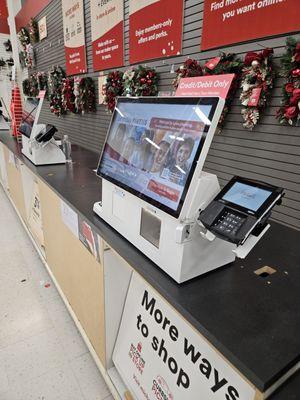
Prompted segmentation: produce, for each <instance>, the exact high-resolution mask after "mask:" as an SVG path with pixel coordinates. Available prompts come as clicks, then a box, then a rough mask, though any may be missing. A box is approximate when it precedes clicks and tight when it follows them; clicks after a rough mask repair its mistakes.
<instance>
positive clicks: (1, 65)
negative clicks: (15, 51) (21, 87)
mask: <svg viewBox="0 0 300 400" xmlns="http://www.w3.org/2000/svg"><path fill="white" fill-rule="evenodd" d="M5 65H6V62H5V61H4V60H3V58H0V67H5Z"/></svg>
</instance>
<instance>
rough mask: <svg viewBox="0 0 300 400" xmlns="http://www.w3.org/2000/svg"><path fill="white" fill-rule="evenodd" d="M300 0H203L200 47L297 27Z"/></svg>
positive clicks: (288, 30) (273, 33)
mask: <svg viewBox="0 0 300 400" xmlns="http://www.w3.org/2000/svg"><path fill="white" fill-rule="evenodd" d="M299 15H300V0H254V1H253V0H205V3H204V16H203V30H202V44H201V50H207V49H211V48H214V47H219V46H225V45H228V44H232V43H238V42H243V41H247V40H251V39H257V38H263V37H266V36H270V35H278V34H283V33H287V32H294V31H299V29H300V19H299Z"/></svg>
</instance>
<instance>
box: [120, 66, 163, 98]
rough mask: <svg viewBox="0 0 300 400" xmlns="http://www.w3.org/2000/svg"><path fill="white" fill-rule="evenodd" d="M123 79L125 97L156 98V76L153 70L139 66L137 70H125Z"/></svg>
mask: <svg viewBox="0 0 300 400" xmlns="http://www.w3.org/2000/svg"><path fill="white" fill-rule="evenodd" d="M123 79H124V91H123V94H124V95H125V96H138V97H140V96H157V93H158V75H157V72H156V71H155V69H153V68H146V67H143V66H142V65H139V66H138V67H137V69H132V68H130V69H129V70H127V71H126V72H125V73H124V75H123Z"/></svg>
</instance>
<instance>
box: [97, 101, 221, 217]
mask: <svg viewBox="0 0 300 400" xmlns="http://www.w3.org/2000/svg"><path fill="white" fill-rule="evenodd" d="M217 104H218V99H217V98H200V99H199V98H176V97H172V98H139V99H136V98H120V99H119V101H118V103H117V106H116V109H115V111H114V114H113V117H112V122H111V125H110V128H109V131H108V134H107V138H106V142H105V145H104V148H103V151H102V155H101V158H100V162H99V166H98V175H100V176H101V177H103V178H105V179H107V180H109V181H111V182H113V183H115V184H116V185H118V186H120V187H122V188H124V189H126V190H128V191H129V192H131V193H133V194H135V195H136V196H139V197H141V198H143V199H144V200H146V201H148V202H149V203H151V204H153V205H155V206H156V207H159V208H161V209H163V210H164V211H166V212H168V213H169V214H171V215H173V216H175V217H178V216H179V213H180V210H181V208H182V205H183V202H184V199H185V195H186V193H187V190H188V187H189V184H190V182H191V179H192V176H193V172H194V169H195V167H196V162H197V160H198V158H199V156H200V153H201V150H202V148H203V144H204V141H205V138H206V133H207V131H208V129H209V127H210V125H211V121H212V118H213V116H214V112H215V110H216V106H217Z"/></svg>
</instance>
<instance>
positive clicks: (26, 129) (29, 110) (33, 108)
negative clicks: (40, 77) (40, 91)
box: [19, 97, 40, 138]
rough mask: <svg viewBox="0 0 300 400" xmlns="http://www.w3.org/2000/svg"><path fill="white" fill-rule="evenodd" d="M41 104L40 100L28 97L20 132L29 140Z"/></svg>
mask: <svg viewBox="0 0 300 400" xmlns="http://www.w3.org/2000/svg"><path fill="white" fill-rule="evenodd" d="M39 103H40V99H38V98H31V97H28V98H27V99H26V102H25V105H24V108H23V113H22V120H21V124H20V127H19V131H20V133H21V134H22V135H25V136H27V137H28V138H29V137H30V135H31V131H32V128H33V125H34V121H35V118H36V114H37V109H38V105H39Z"/></svg>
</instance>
